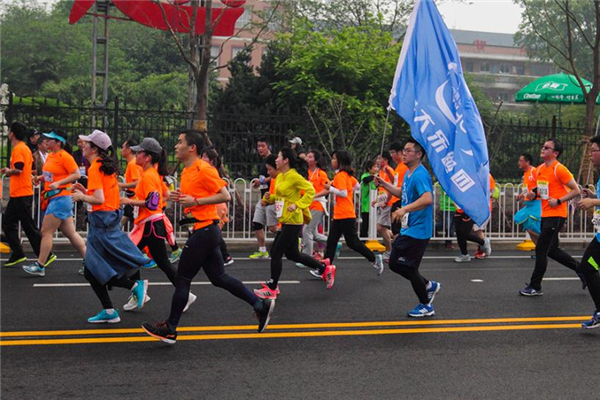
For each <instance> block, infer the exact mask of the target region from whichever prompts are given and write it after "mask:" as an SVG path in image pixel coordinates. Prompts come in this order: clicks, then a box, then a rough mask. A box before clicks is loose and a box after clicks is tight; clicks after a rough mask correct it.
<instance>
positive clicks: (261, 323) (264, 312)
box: [255, 299, 275, 333]
mask: <svg viewBox="0 0 600 400" xmlns="http://www.w3.org/2000/svg"><path fill="white" fill-rule="evenodd" d="M261 303H262V307H261V308H260V310H257V311H256V313H255V315H256V318H257V319H258V333H263V331H264V330H265V329H267V325H269V321H270V320H271V314H272V313H273V309H274V308H275V299H272V300H271V299H264V300H263V301H261Z"/></svg>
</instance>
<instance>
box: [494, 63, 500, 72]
mask: <svg viewBox="0 0 600 400" xmlns="http://www.w3.org/2000/svg"><path fill="white" fill-rule="evenodd" d="M492 72H493V73H494V74H497V73H498V72H500V68H498V64H494V65H492Z"/></svg>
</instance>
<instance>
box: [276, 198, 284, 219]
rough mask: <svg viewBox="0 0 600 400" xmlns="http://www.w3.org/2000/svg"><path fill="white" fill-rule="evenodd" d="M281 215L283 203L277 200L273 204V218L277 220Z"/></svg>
mask: <svg viewBox="0 0 600 400" xmlns="http://www.w3.org/2000/svg"><path fill="white" fill-rule="evenodd" d="M282 215H283V201H282V200H277V201H276V202H275V216H276V217H277V219H279V218H281V216H282Z"/></svg>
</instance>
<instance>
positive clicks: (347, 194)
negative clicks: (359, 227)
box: [310, 150, 383, 277]
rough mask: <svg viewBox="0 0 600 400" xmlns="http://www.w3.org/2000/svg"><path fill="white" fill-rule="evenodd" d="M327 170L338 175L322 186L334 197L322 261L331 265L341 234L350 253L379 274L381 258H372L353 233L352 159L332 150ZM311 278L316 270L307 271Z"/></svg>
mask: <svg viewBox="0 0 600 400" xmlns="http://www.w3.org/2000/svg"><path fill="white" fill-rule="evenodd" d="M331 167H332V168H333V169H334V170H337V171H338V172H337V173H336V174H335V177H334V178H333V182H331V183H326V184H325V189H327V190H328V191H329V192H330V193H333V195H334V200H333V201H334V202H333V217H332V219H331V225H330V227H329V236H328V238H327V249H326V250H325V260H324V261H325V262H326V263H330V264H332V263H333V260H334V258H335V253H336V247H337V245H338V242H339V240H340V238H341V237H342V235H344V239H346V244H347V245H348V247H350V248H351V249H352V250H354V251H356V252H357V253H360V254H361V255H362V256H363V257H364V258H366V259H367V260H369V261H370V262H371V263H372V264H373V268H375V270H376V271H377V275H381V274H382V273H383V257H382V256H381V254H377V255H375V254H374V253H373V252H372V251H371V250H369V249H368V248H367V246H365V245H364V243H362V242H361V241H360V239H359V238H358V234H357V233H356V212H355V210H354V189H355V188H358V187H359V185H358V181H357V180H356V178H354V176H353V175H354V170H353V169H352V156H351V155H350V153H348V152H347V151H344V150H338V151H335V152H334V153H333V154H332V155H331ZM310 273H311V274H312V275H314V276H317V277H321V276H320V274H319V272H318V271H314V270H311V271H310Z"/></svg>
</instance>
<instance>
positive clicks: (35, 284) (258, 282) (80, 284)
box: [33, 281, 300, 288]
mask: <svg viewBox="0 0 600 400" xmlns="http://www.w3.org/2000/svg"><path fill="white" fill-rule="evenodd" d="M243 283H244V284H246V285H258V284H260V283H263V281H244V282H243ZM279 284H281V285H290V284H300V281H279ZM148 285H149V286H172V285H173V284H172V283H171V282H150V283H148ZM192 285H212V283H210V282H192ZM86 286H90V284H89V283H34V284H33V287H35V288H54V287H86Z"/></svg>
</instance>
